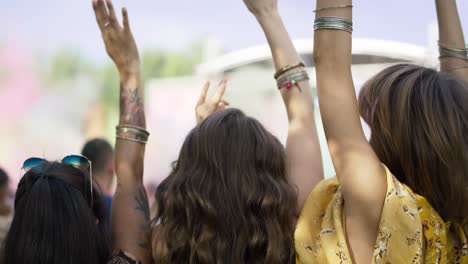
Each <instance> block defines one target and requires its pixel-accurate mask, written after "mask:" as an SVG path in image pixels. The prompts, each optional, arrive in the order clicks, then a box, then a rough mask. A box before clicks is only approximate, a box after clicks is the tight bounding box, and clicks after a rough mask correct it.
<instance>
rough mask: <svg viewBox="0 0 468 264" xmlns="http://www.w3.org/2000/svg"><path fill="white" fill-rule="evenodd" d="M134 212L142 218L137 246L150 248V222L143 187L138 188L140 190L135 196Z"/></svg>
mask: <svg viewBox="0 0 468 264" xmlns="http://www.w3.org/2000/svg"><path fill="white" fill-rule="evenodd" d="M135 211H137V213H139V214H141V216H142V217H143V222H142V223H141V225H140V241H139V242H138V245H139V246H140V247H142V248H144V249H148V248H150V246H151V243H150V233H151V223H150V221H151V220H150V208H149V203H148V196H147V195H146V191H145V189H144V187H142V188H140V190H139V191H138V192H137V193H136V194H135Z"/></svg>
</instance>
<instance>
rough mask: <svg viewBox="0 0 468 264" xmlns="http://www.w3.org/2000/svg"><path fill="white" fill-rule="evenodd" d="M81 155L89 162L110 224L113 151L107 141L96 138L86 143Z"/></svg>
mask: <svg viewBox="0 0 468 264" xmlns="http://www.w3.org/2000/svg"><path fill="white" fill-rule="evenodd" d="M81 155H83V156H84V157H86V158H88V159H89V160H90V161H91V164H92V173H93V180H94V182H95V183H96V184H97V185H98V188H99V189H100V190H101V193H102V199H103V201H104V205H105V207H106V217H107V219H108V221H107V222H108V223H110V222H109V221H110V213H111V207H112V194H113V192H114V190H113V187H114V186H113V185H114V177H115V169H114V149H113V148H112V146H111V144H110V143H109V142H108V141H107V140H105V139H101V138H96V139H92V140H90V141H88V142H86V144H85V145H84V147H83V150H82V151H81Z"/></svg>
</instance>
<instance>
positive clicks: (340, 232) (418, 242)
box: [295, 169, 468, 264]
mask: <svg viewBox="0 0 468 264" xmlns="http://www.w3.org/2000/svg"><path fill="white" fill-rule="evenodd" d="M343 206H344V200H343V197H342V193H341V190H340V188H339V183H338V180H337V179H336V178H334V179H328V180H324V181H322V182H321V183H319V184H318V186H317V187H316V188H315V189H314V190H313V191H312V193H311V194H310V196H309V198H308V200H307V202H306V204H305V206H304V209H303V211H302V214H301V216H300V218H299V219H298V222H297V226H296V232H295V241H296V256H297V263H298V264H302V263H305V264H308V263H340V264H351V263H352V260H351V258H350V257H349V256H350V254H349V250H348V247H347V244H346V237H345V234H346V232H345V226H344V224H343ZM372 263H373V264H387V263H413V264H417V263H434V264H468V244H467V237H466V234H465V233H464V232H463V229H462V228H461V227H459V226H455V225H451V223H449V222H444V221H443V220H442V219H441V217H440V216H439V214H438V213H437V212H436V211H435V210H434V209H433V208H432V206H431V205H430V204H429V203H428V202H427V201H426V199H424V197H421V196H419V195H417V194H415V193H413V191H412V190H411V189H410V188H409V187H407V186H405V185H404V184H402V183H400V182H399V181H398V180H397V179H396V178H395V177H394V176H393V175H392V174H391V173H390V172H389V170H388V169H387V196H386V199H385V204H384V208H383V210H382V216H381V222H380V227H379V233H378V236H377V240H376V243H375V246H374V257H373V262H372Z"/></svg>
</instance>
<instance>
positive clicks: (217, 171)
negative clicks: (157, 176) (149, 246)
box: [153, 109, 297, 264]
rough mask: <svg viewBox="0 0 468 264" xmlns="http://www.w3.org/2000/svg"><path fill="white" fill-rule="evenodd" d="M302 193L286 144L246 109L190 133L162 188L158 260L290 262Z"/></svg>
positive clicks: (216, 118)
mask: <svg viewBox="0 0 468 264" xmlns="http://www.w3.org/2000/svg"><path fill="white" fill-rule="evenodd" d="M296 199H297V198H296V194H295V191H294V189H293V188H292V187H291V186H290V185H289V184H288V182H287V179H286V170H285V153H284V148H283V146H282V145H281V143H280V142H279V141H278V140H277V139H276V138H275V137H274V136H273V135H271V134H270V133H269V132H267V131H266V130H265V128H264V127H263V126H262V125H261V124H260V123H259V122H258V121H256V120H254V119H252V118H249V117H247V116H245V115H244V114H243V113H242V112H241V111H239V110H236V109H228V110H223V111H221V112H218V113H216V114H214V115H212V116H210V117H209V118H207V119H206V120H205V121H204V122H202V123H201V124H200V125H198V126H197V127H196V128H194V129H193V130H192V131H191V132H190V134H189V135H188V136H187V138H186V140H185V143H184V144H183V146H182V149H181V151H180V154H179V158H178V160H177V162H175V163H174V168H173V171H172V173H171V174H170V175H169V177H168V178H167V179H166V180H164V181H163V182H162V183H161V185H160V186H159V187H158V189H157V192H156V201H157V203H158V206H159V207H158V209H159V211H158V212H159V218H158V219H156V220H159V222H160V224H159V225H158V226H156V227H155V230H154V232H155V233H156V234H155V235H156V236H154V238H155V240H154V245H153V249H154V250H153V251H154V257H155V261H156V262H157V263H191V264H195V263H228V264H229V263H236V264H237V263H273V264H275V263H291V262H292V261H294V246H293V224H292V221H293V216H294V213H295V208H296V207H295V205H296Z"/></svg>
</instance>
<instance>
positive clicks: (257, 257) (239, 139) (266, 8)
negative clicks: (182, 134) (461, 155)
mask: <svg viewBox="0 0 468 264" xmlns="http://www.w3.org/2000/svg"><path fill="white" fill-rule="evenodd" d="M244 2H245V4H246V5H247V7H248V8H249V9H250V11H251V12H252V13H253V14H254V15H255V16H256V17H257V19H258V20H259V22H260V24H261V25H262V27H263V29H264V31H265V33H266V35H267V38H268V40H269V43H270V46H271V49H272V52H273V58H274V61H275V65H276V68H277V70H278V72H277V73H276V74H275V78H276V79H277V81H278V89H279V90H280V92H281V94H282V96H283V98H284V101H285V104H286V109H287V111H288V117H289V133H288V142H287V147H286V149H284V147H283V146H282V145H281V143H280V142H279V141H278V140H277V139H276V138H275V137H274V136H273V135H271V134H270V133H269V132H268V131H267V130H266V129H265V128H264V127H263V126H262V125H261V124H260V123H259V122H258V121H256V120H255V119H253V118H251V117H248V116H246V115H245V114H243V113H242V112H241V111H239V110H237V109H224V107H225V104H224V103H223V101H222V96H223V94H224V91H225V89H226V81H223V82H221V84H220V86H219V88H218V89H217V91H216V92H215V93H214V95H213V96H212V97H210V98H207V92H208V90H209V83H208V84H206V85H205V87H204V88H203V91H202V95H201V96H200V99H199V101H198V103H197V106H196V113H197V114H196V116H197V121H198V123H199V124H198V125H197V126H196V127H195V128H194V129H193V130H192V131H191V132H190V133H189V135H188V136H187V138H186V140H185V143H184V144H183V146H182V149H181V151H180V154H179V158H178V160H177V162H175V163H174V167H173V171H172V172H171V174H170V175H169V177H168V178H167V179H166V180H164V181H163V182H162V183H161V185H160V186H159V187H158V189H157V191H156V203H157V208H158V214H157V216H156V218H155V219H153V223H154V227H153V259H154V262H155V263H191V264H196V263H236V264H237V263H269V264H283V263H294V262H295V257H294V243H293V230H294V225H295V221H296V218H297V216H298V213H299V212H300V211H301V209H302V206H303V203H304V201H305V200H306V197H307V195H308V194H309V192H310V190H311V189H312V188H313V187H314V185H315V184H316V183H317V182H319V181H320V180H321V179H322V178H323V176H322V163H321V156H320V150H319V144H318V139H317V133H316V130H315V123H314V112H313V98H312V95H311V89H310V86H309V84H308V82H307V80H308V79H309V77H308V75H307V72H306V71H305V70H304V64H303V63H302V62H300V60H299V56H298V54H297V52H296V50H295V49H294V47H293V45H292V42H291V40H290V38H289V36H288V33H287V31H286V29H285V28H284V25H283V23H282V21H281V18H280V17H279V15H278V11H277V1H276V0H245V1H244ZM297 190H298V191H299V196H297Z"/></svg>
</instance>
